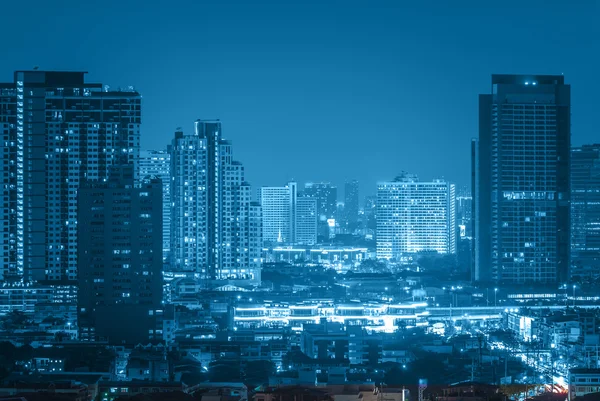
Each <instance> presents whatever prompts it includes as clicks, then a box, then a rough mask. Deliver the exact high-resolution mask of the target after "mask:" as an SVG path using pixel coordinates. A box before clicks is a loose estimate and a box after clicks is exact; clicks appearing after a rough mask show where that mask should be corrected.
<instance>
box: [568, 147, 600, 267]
mask: <svg viewBox="0 0 600 401" xmlns="http://www.w3.org/2000/svg"><path fill="white" fill-rule="evenodd" d="M599 272H600V145H598V144H595V145H584V146H581V147H577V148H573V149H572V151H571V277H573V278H583V277H588V278H589V277H593V276H595V275H597V274H598V273H599Z"/></svg>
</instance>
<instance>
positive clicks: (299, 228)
mask: <svg viewBox="0 0 600 401" xmlns="http://www.w3.org/2000/svg"><path fill="white" fill-rule="evenodd" d="M259 198H260V202H261V207H262V229H263V241H264V244H265V245H266V246H270V245H276V244H288V245H291V244H298V245H314V244H315V243H316V242H317V200H316V199H315V198H308V197H305V196H302V195H301V194H300V193H298V186H297V184H296V183H295V182H289V183H288V184H287V185H286V186H284V187H262V188H260V190H259Z"/></svg>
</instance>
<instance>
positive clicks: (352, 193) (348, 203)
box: [344, 180, 359, 226]
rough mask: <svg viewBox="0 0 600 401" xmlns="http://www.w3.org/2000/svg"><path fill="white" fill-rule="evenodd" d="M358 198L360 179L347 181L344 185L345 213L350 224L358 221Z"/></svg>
mask: <svg viewBox="0 0 600 401" xmlns="http://www.w3.org/2000/svg"><path fill="white" fill-rule="evenodd" d="M358 199H359V197H358V181H357V180H352V181H346V184H345V186H344V215H345V219H346V224H347V225H348V226H354V225H356V223H357V221H358V210H359V205H358V203H359V201H358Z"/></svg>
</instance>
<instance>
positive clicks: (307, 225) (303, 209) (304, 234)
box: [294, 196, 317, 245]
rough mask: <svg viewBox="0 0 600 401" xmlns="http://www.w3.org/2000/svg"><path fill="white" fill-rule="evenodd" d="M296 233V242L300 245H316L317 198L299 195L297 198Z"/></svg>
mask: <svg viewBox="0 0 600 401" xmlns="http://www.w3.org/2000/svg"><path fill="white" fill-rule="evenodd" d="M295 227H296V235H295V238H294V242H295V243H296V244H298V245H315V244H316V243H317V200H316V199H315V198H308V197H305V196H299V197H298V198H297V200H296V224H295Z"/></svg>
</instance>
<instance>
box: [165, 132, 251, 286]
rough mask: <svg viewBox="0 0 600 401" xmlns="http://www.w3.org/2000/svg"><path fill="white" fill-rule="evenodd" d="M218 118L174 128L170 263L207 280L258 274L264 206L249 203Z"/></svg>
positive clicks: (247, 186)
mask: <svg viewBox="0 0 600 401" xmlns="http://www.w3.org/2000/svg"><path fill="white" fill-rule="evenodd" d="M221 133H222V131H221V123H220V122H219V121H203V120H198V121H196V122H195V126H194V132H193V133H191V134H184V133H183V132H182V131H178V132H176V133H175V138H174V139H173V141H172V144H171V146H170V147H169V152H170V154H171V174H172V181H171V196H172V205H173V206H172V214H171V236H172V237H171V254H172V257H171V263H172V266H173V268H174V269H176V270H182V271H191V272H195V273H198V274H199V276H200V277H201V279H202V280H204V282H205V285H207V286H208V285H210V283H211V282H213V283H214V282H215V281H222V280H243V281H248V282H253V283H256V282H257V279H258V278H259V277H260V273H259V272H258V270H259V269H260V257H259V256H258V255H260V247H257V244H260V243H261V239H260V238H257V237H256V236H257V235H260V234H262V231H261V230H259V229H258V228H257V227H258V225H259V223H258V222H257V219H258V216H260V215H261V211H260V206H258V205H257V204H253V203H252V202H251V196H250V184H248V183H247V182H246V181H245V176H244V167H243V166H242V164H241V163H239V162H237V161H235V160H234V158H233V147H232V143H231V142H230V141H227V140H224V139H223V138H222V135H221ZM251 245H252V248H251Z"/></svg>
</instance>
